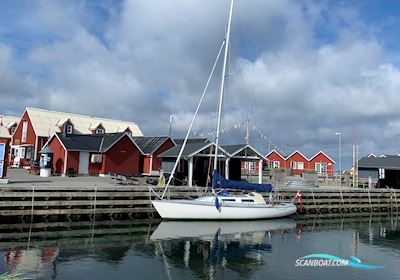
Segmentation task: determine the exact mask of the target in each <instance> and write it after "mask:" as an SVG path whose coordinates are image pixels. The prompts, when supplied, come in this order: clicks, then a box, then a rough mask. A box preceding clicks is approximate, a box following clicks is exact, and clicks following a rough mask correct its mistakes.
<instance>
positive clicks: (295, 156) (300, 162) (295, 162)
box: [286, 151, 309, 175]
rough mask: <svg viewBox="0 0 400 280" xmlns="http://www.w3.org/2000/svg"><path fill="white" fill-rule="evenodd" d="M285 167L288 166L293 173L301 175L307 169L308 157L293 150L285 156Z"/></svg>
mask: <svg viewBox="0 0 400 280" xmlns="http://www.w3.org/2000/svg"><path fill="white" fill-rule="evenodd" d="M286 168H290V169H291V170H292V174H294V175H301V174H303V172H304V170H306V169H309V166H308V158H307V157H305V156H304V155H303V154H302V153H300V152H299V151H294V152H293V153H292V154H290V155H289V156H288V157H287V158H286Z"/></svg>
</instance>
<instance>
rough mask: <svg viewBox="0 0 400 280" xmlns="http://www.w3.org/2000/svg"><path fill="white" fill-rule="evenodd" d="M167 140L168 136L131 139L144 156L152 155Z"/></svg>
mask: <svg viewBox="0 0 400 280" xmlns="http://www.w3.org/2000/svg"><path fill="white" fill-rule="evenodd" d="M169 138H170V137H168V136H150V137H148V136H140V137H139V136H138V137H132V139H133V141H135V143H136V144H137V145H138V146H139V148H140V149H141V150H142V151H143V153H145V154H153V153H154V152H155V151H156V150H157V149H158V148H159V147H160V146H161V145H162V144H163V143H164V142H165V141H167V140H168V139H169ZM171 140H172V139H171Z"/></svg>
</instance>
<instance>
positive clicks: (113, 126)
mask: <svg viewBox="0 0 400 280" xmlns="http://www.w3.org/2000/svg"><path fill="white" fill-rule="evenodd" d="M116 132H127V133H128V134H132V135H134V136H141V135H143V134H142V132H141V131H140V129H139V127H138V126H137V124H135V123H133V122H126V121H118V120H110V119H103V118H96V117H90V116H83V115H77V114H72V113H63V112H54V111H48V110H43V109H37V108H29V107H28V108H26V110H25V112H24V113H23V115H22V117H21V118H20V120H19V124H18V125H17V127H16V129H15V133H14V135H13V137H12V142H11V149H12V151H11V152H12V155H13V164H14V166H26V165H29V164H30V163H31V162H32V160H37V158H38V155H39V151H41V150H42V148H43V146H44V144H45V143H46V142H47V140H48V139H49V138H50V136H51V135H53V134H54V133H64V134H99V135H101V134H103V133H116Z"/></svg>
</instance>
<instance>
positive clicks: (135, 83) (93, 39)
mask: <svg viewBox="0 0 400 280" xmlns="http://www.w3.org/2000/svg"><path fill="white" fill-rule="evenodd" d="M82 3H84V4H82ZM86 4H87V3H86V2H81V4H80V5H75V3H73V2H54V1H49V2H46V1H45V2H39V4H38V8H37V9H36V10H35V12H34V13H32V18H31V19H30V22H31V24H32V28H37V27H38V26H40V27H42V29H43V30H44V31H43V32H47V34H50V35H51V36H54V39H53V40H50V41H49V42H46V41H45V42H41V43H40V44H33V47H32V49H31V50H30V51H29V52H28V54H27V55H26V59H25V58H24V59H23V61H21V59H20V58H16V57H15V56H14V55H13V50H12V49H11V47H10V46H6V45H4V44H7V43H6V42H5V43H4V42H3V45H0V71H3V72H2V73H5V75H1V77H0V95H1V98H2V99H3V100H4V96H8V99H7V102H2V103H1V104H0V107H1V108H0V109H1V110H2V111H6V110H8V111H13V110H14V111H17V110H20V111H22V110H23V107H25V106H41V105H42V104H43V107H48V108H51V109H56V110H67V111H73V112H79V113H87V114H91V115H101V116H107V117H114V118H120V119H130V120H133V121H136V122H138V123H139V125H141V127H142V130H143V131H144V132H145V133H147V134H166V133H167V131H168V121H169V115H170V114H174V115H175V118H174V132H176V133H177V134H179V135H180V136H182V135H183V134H184V132H185V130H186V127H187V125H188V123H189V121H190V119H191V114H192V112H193V111H194V108H195V106H196V102H197V100H198V98H199V96H200V94H201V91H202V89H203V86H204V83H205V80H206V78H207V76H208V73H209V71H210V69H211V66H212V62H213V59H214V58H215V55H216V52H217V50H218V47H219V45H220V43H221V41H222V39H223V34H224V26H225V23H226V18H227V14H228V10H227V9H228V1H214V0H206V1H195V0H190V1H188V0H185V1H183V0H170V1H144V0H132V1H125V2H124V3H123V4H122V5H120V6H118V5H117V6H118V7H115V6H113V4H112V2H111V4H110V3H108V2H107V3H106V4H104V5H103V6H102V7H101V8H102V9H104V10H106V11H108V15H107V16H106V17H105V16H100V17H97V18H96V16H95V15H94V14H92V13H91V10H90V7H88V5H86ZM326 11H330V12H331V13H330V14H329V18H326V16H325V14H326ZM46 15H49V16H46ZM85 19H86V21H85ZM96 19H97V21H98V25H96ZM28 22H29V21H28ZM326 26H328V27H329V32H330V33H331V35H330V36H329V39H324V40H323V39H321V38H319V35H318V34H317V33H319V32H321V28H325V27H326ZM375 28H376V27H373V28H372V27H370V26H369V25H368V24H367V23H365V22H363V21H362V20H361V19H360V16H359V14H358V12H357V10H355V9H351V8H348V7H345V6H343V5H340V6H338V7H334V8H332V5H329V4H327V2H323V3H320V4H315V3H306V4H304V3H299V2H297V1H289V0H287V1H272V0H271V1H264V0H258V1H252V4H251V5H249V3H248V2H247V1H237V7H236V11H235V13H234V27H233V39H232V51H231V76H230V78H229V79H228V80H229V82H228V86H227V88H228V96H229V98H228V97H227V102H226V104H227V105H226V106H225V110H226V111H227V116H226V117H225V119H224V126H226V127H227V126H232V125H233V124H234V123H238V122H242V121H244V120H245V119H246V118H247V116H248V115H250V116H251V117H252V118H253V120H252V121H253V122H254V124H255V125H256V126H257V127H258V128H260V129H262V130H263V131H264V132H265V134H267V135H271V138H272V140H273V141H275V142H276V143H277V144H278V145H280V143H282V144H283V145H284V146H286V147H287V149H288V150H289V149H295V148H299V149H301V148H303V149H305V150H306V152H307V151H311V150H313V149H314V150H320V149H322V150H326V151H327V152H331V153H334V152H335V151H336V148H337V147H336V146H337V139H336V137H335V135H334V132H336V131H342V133H343V141H344V150H346V149H347V150H348V151H350V152H348V153H347V154H350V153H351V144H352V138H353V134H357V135H359V142H363V143H364V144H363V145H367V144H368V143H373V145H371V144H368V147H371V146H373V148H374V149H375V148H376V149H377V150H379V151H373V152H377V153H383V152H391V151H392V150H391V147H392V146H396V144H395V143H396V137H394V136H393V135H396V133H394V132H393V133H392V131H396V130H399V124H398V123H397V122H396V121H394V120H395V119H396V118H398V116H397V115H398V113H397V112H398V111H399V101H398V98H397V95H398V92H399V90H400V71H399V68H398V67H397V66H396V65H394V64H393V63H391V62H390V61H388V57H391V56H393V54H388V53H387V51H386V50H385V49H384V48H383V46H382V43H381V42H379V40H378V39H376V38H375V37H374V36H373V34H374V32H375V31H376V30H375ZM50 35H49V36H50ZM13 62H15V63H18V65H22V66H25V67H26V70H25V72H24V73H25V74H18V72H16V71H15V70H13ZM19 68H21V66H19ZM219 71H220V69H218V72H217V73H219ZM26 73H28V74H26ZM212 86H213V87H212V89H211V93H210V94H211V95H210V96H209V97H208V98H207V99H206V100H205V108H204V109H203V110H202V111H201V115H200V117H199V120H198V122H197V123H196V127H195V129H196V130H197V131H201V132H203V133H206V132H209V131H211V130H212V129H213V126H214V124H215V121H214V116H215V113H214V112H215V109H216V98H217V97H216V92H217V91H218V79H215V80H213V83H212ZM10 96H11V97H10ZM21 97H22V98H23V99H20V98H21ZM17 99H19V100H24V101H25V102H18V103H17V105H16V102H15V100H17ZM10 108H11V109H10ZM249 108H250V109H249ZM249 110H250V112H249ZM383 133H384V134H385V135H386V136H387V137H388V139H383V138H382V137H377V135H382V134H383ZM235 135H236V136H237V133H236V134H235ZM242 136H243V135H242ZM226 138H229V136H226ZM256 138H257V137H256V136H254V137H253V139H254V140H255V141H257V140H256ZM237 141H241V140H240V139H239V140H237ZM310 143H311V144H310ZM366 143H367V144H366ZM260 144H261V142H260V141H259V143H258V145H260ZM267 147H268V145H267V144H266V143H265V141H264V145H263V147H262V148H260V149H261V150H265V149H266V148H267ZM363 147H364V146H363ZM364 148H365V147H364Z"/></svg>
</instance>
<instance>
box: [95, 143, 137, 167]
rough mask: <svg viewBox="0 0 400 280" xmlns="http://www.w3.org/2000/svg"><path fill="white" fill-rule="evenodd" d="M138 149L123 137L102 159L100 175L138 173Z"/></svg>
mask: <svg viewBox="0 0 400 280" xmlns="http://www.w3.org/2000/svg"><path fill="white" fill-rule="evenodd" d="M139 155H140V152H139V149H138V148H137V147H136V146H135V145H134V144H133V143H132V141H131V140H130V139H129V138H128V136H124V137H123V138H122V139H121V140H120V141H119V142H118V143H117V144H115V145H114V146H113V147H112V148H111V149H109V150H108V151H107V153H106V154H105V156H104V157H103V163H102V168H101V171H100V173H101V174H108V173H109V172H113V173H119V174H132V173H138V172H139Z"/></svg>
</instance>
